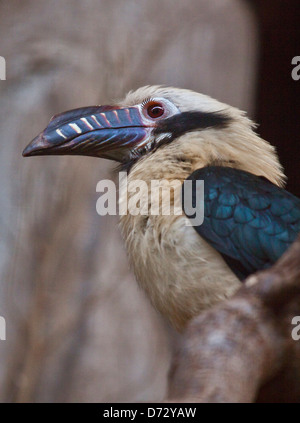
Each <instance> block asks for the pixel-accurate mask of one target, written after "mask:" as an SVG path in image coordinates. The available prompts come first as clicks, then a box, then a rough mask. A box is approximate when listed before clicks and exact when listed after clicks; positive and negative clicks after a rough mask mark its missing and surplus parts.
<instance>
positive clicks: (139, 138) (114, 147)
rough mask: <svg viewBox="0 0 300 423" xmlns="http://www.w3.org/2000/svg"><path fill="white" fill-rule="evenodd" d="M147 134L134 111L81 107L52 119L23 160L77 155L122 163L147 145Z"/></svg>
mask: <svg viewBox="0 0 300 423" xmlns="http://www.w3.org/2000/svg"><path fill="white" fill-rule="evenodd" d="M149 131H150V128H149V127H147V126H145V124H144V123H143V120H142V116H141V113H140V111H139V109H138V108H137V107H128V108H120V107H114V106H91V107H83V108H79V109H74V110H69V111H67V112H64V113H60V114H58V115H55V116H53V117H52V119H51V120H50V122H49V124H48V126H47V127H46V129H45V130H44V131H43V132H41V134H39V135H38V136H37V137H36V138H34V139H33V140H32V141H31V143H30V144H29V145H28V146H27V147H26V148H25V149H24V151H23V156H24V157H30V156H40V155H53V154H54V155H62V154H64V155H65V154H71V155H75V154H76V155H85V156H95V157H104V158H109V159H113V160H117V161H120V162H123V161H126V160H127V159H128V157H129V156H130V153H131V151H132V150H134V149H136V148H138V147H140V146H142V145H144V144H145V143H146V142H147V138H148V137H147V135H148V134H149Z"/></svg>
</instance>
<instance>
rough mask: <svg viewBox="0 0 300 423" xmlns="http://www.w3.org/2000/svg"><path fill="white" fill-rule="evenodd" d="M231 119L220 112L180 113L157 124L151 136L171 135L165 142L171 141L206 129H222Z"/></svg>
mask: <svg viewBox="0 0 300 423" xmlns="http://www.w3.org/2000/svg"><path fill="white" fill-rule="evenodd" d="M231 121H232V118H231V117H229V116H227V115H226V114H225V113H222V112H197V111H195V112H182V113H179V114H177V115H174V116H171V117H169V118H167V119H164V120H162V121H160V122H159V124H158V125H157V127H156V128H155V130H154V132H153V134H154V135H160V134H164V133H170V134H172V137H170V138H168V139H167V140H166V141H167V142H170V141H173V140H174V139H175V138H178V137H180V136H181V135H183V134H185V133H187V132H191V131H196V130H201V129H207V128H224V127H226V126H227V125H228V124H229V123H230V122H231Z"/></svg>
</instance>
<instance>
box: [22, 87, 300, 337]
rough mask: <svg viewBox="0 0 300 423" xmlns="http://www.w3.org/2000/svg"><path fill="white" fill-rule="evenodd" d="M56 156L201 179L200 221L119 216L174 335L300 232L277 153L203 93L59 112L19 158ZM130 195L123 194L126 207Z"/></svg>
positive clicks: (147, 92) (141, 95) (166, 93)
mask: <svg viewBox="0 0 300 423" xmlns="http://www.w3.org/2000/svg"><path fill="white" fill-rule="evenodd" d="M52 154H54V155H65V154H68V155H70V154H71V155H85V156H95V157H102V158H108V159H112V160H115V161H117V162H120V163H121V167H122V169H123V170H126V172H127V178H128V184H129V182H130V181H135V180H143V181H146V183H147V186H149V187H150V184H151V181H152V180H167V181H172V180H179V181H180V182H181V184H182V183H183V182H184V181H185V180H186V179H188V180H191V181H192V182H196V181H197V180H203V181H204V221H203V224H201V225H198V226H191V225H188V224H187V222H188V220H189V218H188V217H187V216H186V215H185V214H184V213H183V214H181V215H175V214H173V215H163V214H162V213H160V214H158V215H146V216H145V215H141V214H140V215H131V214H126V215H123V216H121V217H120V226H121V230H122V233H123V236H124V239H125V243H126V247H127V251H128V255H129V258H130V261H131V263H132V265H133V268H134V271H135V274H136V277H137V280H138V282H139V284H140V285H141V286H142V287H143V288H144V289H145V291H146V292H147V294H148V296H149V298H150V300H151V302H152V303H153V305H154V306H155V307H156V309H158V310H159V311H160V312H161V313H162V314H163V315H165V316H167V317H168V319H169V320H170V321H171V323H172V324H173V325H174V326H175V327H176V328H177V329H178V330H181V329H182V328H184V326H185V324H186V323H187V321H188V320H189V319H191V318H192V317H193V316H195V315H197V314H199V313H200V312H201V311H202V310H204V309H206V308H208V307H210V306H212V305H213V304H215V303H217V302H218V301H220V300H223V299H225V298H227V297H229V296H230V295H232V294H233V293H234V292H235V291H236V290H237V289H238V288H239V286H240V282H241V281H242V280H243V279H245V278H246V277H247V276H248V275H249V274H251V273H253V272H255V271H256V270H259V269H264V268H267V267H269V266H271V265H272V263H274V262H275V261H276V260H277V259H278V258H279V257H280V256H281V255H282V253H283V252H284V251H285V250H286V249H287V248H288V246H289V245H290V244H291V243H292V242H293V240H294V239H295V237H296V235H297V233H298V232H300V200H299V199H298V198H296V197H295V196H293V195H292V194H290V193H289V192H287V191H285V190H284V189H283V185H284V181H285V175H284V173H283V169H282V167H281V165H280V163H279V161H278V158H277V154H276V152H275V149H274V147H273V146H271V145H270V144H269V143H268V142H266V141H265V140H263V139H262V138H260V137H259V136H258V135H257V134H256V133H255V132H254V124H253V122H252V121H251V120H249V119H248V118H247V117H246V115H245V113H244V112H242V111H240V110H238V109H237V108H234V107H231V106H228V105H226V104H223V103H220V102H219V101H217V100H214V99H212V98H210V97H208V96H206V95H203V94H199V93H196V92H193V91H190V90H185V89H177V88H170V87H162V86H146V87H143V88H139V89H138V90H137V91H135V92H130V93H129V94H127V96H126V97H125V99H124V100H123V101H121V102H118V103H117V104H116V105H114V106H92V107H84V108H79V109H74V110H70V111H67V112H65V113H61V114H59V115H56V116H54V117H53V118H52V119H51V121H50V123H49V125H48V126H47V128H46V129H45V130H44V131H43V132H42V133H41V134H40V135H39V136H37V137H36V138H35V139H34V140H33V141H32V142H31V143H30V144H29V145H28V146H27V147H26V148H25V150H24V152H23V155H24V156H38V155H52ZM194 185H195V184H194ZM194 185H193V187H194ZM178 189H179V190H180V189H181V187H180V186H179V188H178ZM193 189H194V190H195V188H193ZM132 195H133V193H132V192H127V191H126V187H125V188H124V187H123V188H120V197H119V201H120V203H122V202H123V201H125V200H124V199H125V198H127V197H129V198H130V196H132ZM146 195H148V193H147V194H146ZM147 198H148V202H151V196H150V195H148V197H147ZM195 198H196V197H195V195H194V191H193V199H195Z"/></svg>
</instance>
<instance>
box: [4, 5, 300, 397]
mask: <svg viewBox="0 0 300 423" xmlns="http://www.w3.org/2000/svg"><path fill="white" fill-rule="evenodd" d="M254 3H255V4H256V6H257V8H256V9H255V8H254ZM262 3H263V2H259V1H257V2H247V1H245V0H211V1H209V2H208V1H206V0H188V1H185V2H183V1H181V0H164V1H161V0H151V1H150V0H126V1H123V0H97V1H96V0H85V1H84V2H83V1H76V0H62V1H60V2H57V1H54V0H48V1H47V2H41V1H38V0H23V1H22V2H20V1H17V0H10V1H9V2H7V1H4V0H3V1H1V0H0V23H1V25H0V40H1V41H0V55H1V56H3V57H5V59H6V64H7V80H6V81H0V107H1V113H0V135H1V137H0V143H1V154H0V180H1V197H0V205H1V208H0V224H1V229H0V231H1V236H0V315H2V316H4V317H5V319H6V323H7V340H6V341H0V401H1V402H16V401H17V402H78V401H83V402H104V401H159V400H161V399H162V398H163V397H164V393H165V390H166V381H167V372H168V367H169V362H170V355H171V353H170V350H171V349H172V348H171V345H172V340H173V338H174V337H175V336H176V335H175V334H174V333H173V332H172V330H171V329H170V328H169V327H168V326H167V325H166V324H165V323H164V322H163V321H162V319H161V318H160V316H158V315H157V313H156V312H155V311H154V310H153V309H152V307H151V306H150V305H149V304H148V301H147V299H146V298H145V297H144V294H143V293H142V292H141V291H140V290H139V289H138V287H137V284H136V282H135V280H134V277H133V275H132V273H131V271H130V269H129V266H128V262H127V258H126V253H125V251H124V247H123V243H122V240H121V237H120V234H119V231H118V228H117V217H112V216H107V217H100V216H98V215H97V213H96V207H95V205H96V200H97V198H98V197H97V193H96V184H97V182H98V181H99V180H100V179H103V178H111V177H112V169H113V167H114V165H113V164H112V163H111V162H108V161H105V160H98V159H94V158H84V157H83V158H80V157H73V158H72V157H41V158H33V159H24V158H22V157H21V152H22V150H23V148H24V147H25V145H26V144H27V143H28V142H29V141H30V140H31V139H32V138H33V137H34V136H36V135H37V134H38V133H39V132H40V131H41V130H42V129H43V128H44V127H45V126H46V125H47V123H48V121H49V119H50V117H51V116H52V115H54V114H56V113H58V112H61V111H64V110H67V109H72V108H76V107H81V106H87V105H93V104H106V103H108V104H109V103H110V102H112V101H113V100H114V99H117V98H120V97H122V96H123V95H124V94H125V93H126V92H127V91H128V90H129V89H135V88H138V87H139V86H142V85H146V84H165V85H174V86H178V87H183V88H190V89H193V90H196V91H199V92H203V93H206V94H209V95H211V96H213V97H216V98H218V99H219V100H221V101H224V102H227V103H229V104H231V105H234V106H237V107H240V108H242V109H244V110H247V111H248V112H249V114H250V116H251V117H257V118H258V120H259V122H260V123H262V126H261V132H262V133H263V135H265V134H268V131H270V126H271V127H272V122H274V125H275V124H276V125H277V127H278V126H280V117H279V116H278V115H277V114H276V115H272V113H273V112H272V110H271V109H269V107H270V108H271V107H273V105H275V100H274V98H273V99H271V100H270V98H269V97H268V98H267V97H266V94H265V90H264V84H265V82H264V81H266V80H268V81H269V82H270V78H271V76H270V75H268V76H266V75H267V74H268V72H269V71H268V69H267V65H266V63H265V62H267V63H268V60H265V58H266V54H267V53H266V51H267V52H268V51H269V50H268V49H267V46H268V39H269V38H270V37H269V34H270V31H271V32H272V30H273V28H274V25H273V24H272V22H271V24H270V23H269V32H268V29H265V28H266V26H265V25H266V22H269V18H270V16H271V15H272V13H271V10H273V11H274V10H276V7H277V6H276V4H277V5H279V3H281V4H282V3H285V4H287V3H289V2H280V1H278V2H277V1H273V2H272V5H273V6H272V5H271V4H269V12H268V11H267V10H265V9H264V8H262V6H261V5H262ZM266 3H268V1H267V2H265V4H266ZM269 3H270V2H269ZM290 4H293V1H291V2H290ZM294 5H295V7H297V4H296V3H295V4H294ZM286 8H287V6H286ZM298 8H299V6H298ZM264 13H265V15H264ZM274 13H275V12H274ZM280 13H281V14H284V10H283V11H281V12H280ZM292 15H293V13H292ZM276 16H278V15H276ZM276 25H279V24H278V22H277V23H276ZM279 27H280V25H279ZM264 31H266V32H264ZM277 36H278V34H277ZM286 36H287V37H288V36H289V35H288V34H286ZM294 36H298V33H297V34H296V35H295V34H294ZM268 37H269V38H268ZM275 41H276V36H275ZM275 41H274V39H273V40H272V42H271V45H273V44H272V43H274V42H275ZM289 46H290V49H289V50H287V51H288V53H286V54H285V55H283V56H282V57H280V58H279V61H280V63H281V66H282V67H281V71H280V72H281V73H282V72H284V76H285V78H286V83H287V84H289V87H290V86H291V87H292V88H291V89H290V88H289V91H290V97H288V96H286V97H285V98H284V101H285V103H283V104H281V114H282V115H284V116H286V113H287V112H290V114H291V115H292V117H291V119H292V121H291V122H290V121H289V120H288V119H287V118H285V119H284V126H285V127H286V129H285V130H286V131H288V135H289V137H292V138H293V142H292V141H291V142H290V143H289V140H288V139H284V141H282V145H281V146H280V145H279V144H280V143H279V141H278V139H275V140H273V139H272V137H269V138H268V139H269V140H270V141H271V142H273V143H275V144H276V143H277V145H278V146H279V147H280V148H281V149H282V150H284V148H283V145H284V146H286V145H287V144H288V145H291V146H292V147H290V156H289V157H291V156H294V157H295V151H296V150H295V149H296V148H298V147H297V144H296V141H297V139H296V132H295V125H296V124H298V121H299V119H298V116H299V113H297V114H296V109H294V107H296V103H295V101H294V99H293V96H294V91H295V89H296V85H297V82H295V81H293V80H292V79H291V70H292V66H291V60H292V57H293V56H296V55H300V51H295V48H294V47H292V46H294V44H293V43H292V42H290V43H289ZM298 46H300V44H298ZM283 47H284V48H286V49H288V47H287V46H286V45H285V46H283ZM299 48H300V47H299ZM264 49H267V50H264ZM275 56H276V54H275ZM290 56H291V57H290ZM276 57H277V56H276ZM263 59H264V60H263ZM270 60H271V59H270ZM273 75H277V70H276V69H273ZM281 76H282V75H281ZM271 80H272V79H271ZM280 81H281V80H280V76H277V79H276V84H275V85H276V87H277V85H278V84H279V85H280V84H281V82H280ZM274 83H275V82H274ZM298 86H300V81H299V83H298ZM276 87H274V91H273V92H274V94H275V95H276ZM297 89H298V88H297ZM270 90H271V91H272V89H271V88H270V87H269V88H268V91H267V92H268V93H269V92H270ZM298 91H299V90H298ZM277 94H278V95H279V96H280V98H277V100H276V104H279V103H280V102H282V95H283V94H282V93H280V92H279V93H277ZM288 98H289V99H290V100H288ZM289 101H291V103H290V102H289ZM292 104H293V105H295V106H293V105H292ZM258 105H259V106H260V107H258ZM298 106H299V101H298ZM286 109H287V110H286ZM278 113H279V110H278ZM296 115H297V119H296V118H295V116H296ZM268 116H273V117H274V120H272V122H271V124H269V125H265V126H264V124H263V122H265V119H268ZM293 119H294V120H293ZM293 122H294V123H295V125H294V126H293ZM289 125H290V126H289ZM280 127H281V126H280ZM268 128H269V129H268ZM259 131H260V129H259ZM293 131H294V132H293ZM277 132H278V129H277V131H276V133H275V135H276V134H277ZM281 133H282V132H281ZM270 134H271V135H272V131H271V132H270ZM273 134H274V130H273ZM275 138H276V136H275ZM280 139H281V140H282V136H281V137H280ZM293 143H294V144H293ZM293 146H294V147H293ZM284 159H285V161H286V162H287V161H288V160H287V156H285V157H284ZM294 160H296V159H294ZM285 164H286V163H285ZM296 167H297V166H294V167H293V169H296ZM293 175H294V179H293V188H294V189H297V184H296V182H297V181H296V178H295V173H294V174H293Z"/></svg>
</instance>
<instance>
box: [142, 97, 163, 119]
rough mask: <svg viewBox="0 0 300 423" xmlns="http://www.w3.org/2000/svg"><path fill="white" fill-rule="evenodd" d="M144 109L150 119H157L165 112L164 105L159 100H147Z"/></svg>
mask: <svg viewBox="0 0 300 423" xmlns="http://www.w3.org/2000/svg"><path fill="white" fill-rule="evenodd" d="M145 111H146V113H147V115H148V117H150V118H151V119H158V118H160V117H162V116H163V115H164V114H165V108H164V105H163V104H162V103H160V102H159V101H151V102H149V103H148V104H147V105H146V107H145Z"/></svg>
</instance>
